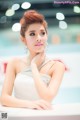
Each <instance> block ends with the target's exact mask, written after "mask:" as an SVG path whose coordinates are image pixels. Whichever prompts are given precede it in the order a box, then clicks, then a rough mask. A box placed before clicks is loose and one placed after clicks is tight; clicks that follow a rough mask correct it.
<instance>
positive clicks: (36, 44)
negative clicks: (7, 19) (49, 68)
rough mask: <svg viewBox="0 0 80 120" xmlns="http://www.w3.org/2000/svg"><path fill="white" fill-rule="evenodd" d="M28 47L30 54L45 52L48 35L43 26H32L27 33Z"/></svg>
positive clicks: (37, 24)
mask: <svg viewBox="0 0 80 120" xmlns="http://www.w3.org/2000/svg"><path fill="white" fill-rule="evenodd" d="M25 39H26V45H27V47H28V49H29V51H30V52H32V53H33V52H34V53H40V52H43V51H44V50H45V47H46V42H47V33H46V31H45V28H44V26H43V25H42V24H39V23H34V24H31V25H30V26H29V27H28V29H27V30H26V32H25Z"/></svg>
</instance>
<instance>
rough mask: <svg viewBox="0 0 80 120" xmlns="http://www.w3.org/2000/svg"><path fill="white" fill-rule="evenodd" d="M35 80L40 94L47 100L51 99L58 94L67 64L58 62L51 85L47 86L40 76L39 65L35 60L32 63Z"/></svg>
mask: <svg viewBox="0 0 80 120" xmlns="http://www.w3.org/2000/svg"><path fill="white" fill-rule="evenodd" d="M31 67H32V73H33V77H34V82H35V86H36V89H37V91H38V94H39V96H40V97H41V98H42V99H44V100H47V101H51V100H52V99H53V98H54V96H55V95H56V94H57V91H58V89H59V86H60V83H61V81H62V77H63V74H64V71H65V66H64V64H63V63H61V62H56V64H55V71H54V72H53V75H52V78H51V80H50V83H49V85H48V86H47V85H46V84H45V83H44V82H43V81H42V80H41V78H40V74H39V71H38V67H37V65H36V63H35V62H34V61H32V64H31Z"/></svg>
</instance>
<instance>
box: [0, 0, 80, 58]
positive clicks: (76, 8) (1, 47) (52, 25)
mask: <svg viewBox="0 0 80 120" xmlns="http://www.w3.org/2000/svg"><path fill="white" fill-rule="evenodd" d="M30 9H35V10H37V11H39V12H40V13H42V14H43V15H44V16H45V19H46V21H47V22H48V34H49V38H48V43H49V44H50V48H51V49H49V50H48V51H47V52H58V53H59V52H68V51H69V52H75V51H80V1H77V0H74V1H70V0H69V1H65V0H63V1H60V0H40V1H38V0H0V56H5V55H7V56H9V55H11V56H12V55H21V54H23V52H25V51H24V47H23V46H24V45H23V44H22V42H21V40H20V35H19V30H20V25H19V21H20V19H21V17H22V15H23V13H24V12H25V11H26V10H30ZM67 46H68V47H67ZM14 48H15V49H14Z"/></svg>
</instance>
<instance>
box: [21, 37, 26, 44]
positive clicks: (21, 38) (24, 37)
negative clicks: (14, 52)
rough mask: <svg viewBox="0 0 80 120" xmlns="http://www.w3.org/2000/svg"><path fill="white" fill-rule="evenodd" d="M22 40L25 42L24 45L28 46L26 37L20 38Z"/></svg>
mask: <svg viewBox="0 0 80 120" xmlns="http://www.w3.org/2000/svg"><path fill="white" fill-rule="evenodd" d="M20 39H21V40H22V42H23V43H24V44H27V42H26V39H25V37H22V36H20Z"/></svg>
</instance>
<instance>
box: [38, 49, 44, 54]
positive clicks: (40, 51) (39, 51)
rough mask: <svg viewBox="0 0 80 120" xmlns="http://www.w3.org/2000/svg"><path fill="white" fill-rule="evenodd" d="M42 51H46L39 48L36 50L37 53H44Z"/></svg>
mask: <svg viewBox="0 0 80 120" xmlns="http://www.w3.org/2000/svg"><path fill="white" fill-rule="evenodd" d="M42 52H44V50H37V51H36V53H37V54H38V53H42Z"/></svg>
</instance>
